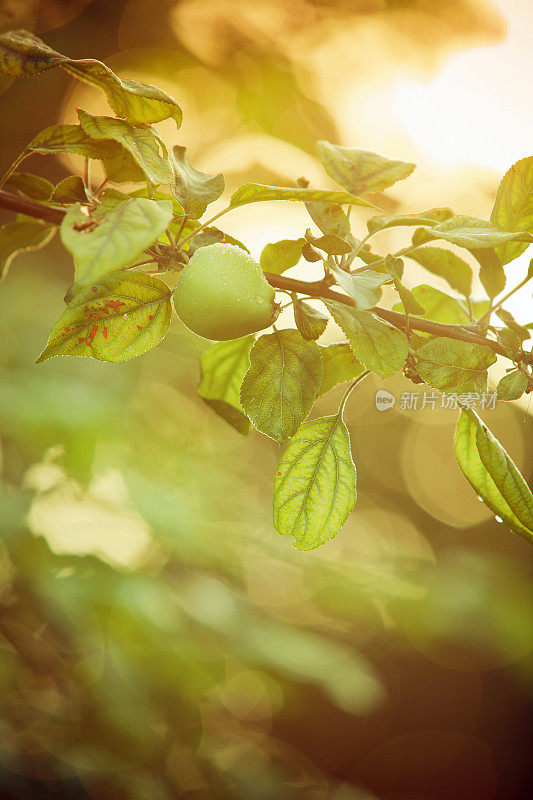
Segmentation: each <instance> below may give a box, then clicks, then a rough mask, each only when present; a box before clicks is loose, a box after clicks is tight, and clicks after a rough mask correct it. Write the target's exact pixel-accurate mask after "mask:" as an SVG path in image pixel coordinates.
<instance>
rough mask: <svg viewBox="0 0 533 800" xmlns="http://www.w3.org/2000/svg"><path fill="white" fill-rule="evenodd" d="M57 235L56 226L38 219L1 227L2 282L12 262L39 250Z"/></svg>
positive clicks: (0, 267) (18, 221) (9, 223)
mask: <svg viewBox="0 0 533 800" xmlns="http://www.w3.org/2000/svg"><path fill="white" fill-rule="evenodd" d="M54 233H55V226H54V225H49V224H47V223H45V222H40V221H39V220H36V219H27V218H24V219H21V220H16V221H15V222H8V223H6V225H2V226H1V227H0V282H1V281H3V280H4V278H5V277H6V275H7V273H8V270H9V267H10V266H11V262H12V261H13V259H14V258H15V256H16V255H18V254H19V253H23V252H25V251H26V250H39V249H40V248H41V247H44V246H45V245H46V244H48V242H49V241H50V239H51V238H52V236H53V235H54Z"/></svg>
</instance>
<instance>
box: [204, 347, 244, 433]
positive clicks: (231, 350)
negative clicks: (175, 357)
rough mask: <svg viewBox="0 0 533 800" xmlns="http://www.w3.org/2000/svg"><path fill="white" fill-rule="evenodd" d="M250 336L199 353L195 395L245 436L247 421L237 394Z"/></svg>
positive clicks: (241, 379)
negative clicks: (198, 377)
mask: <svg viewBox="0 0 533 800" xmlns="http://www.w3.org/2000/svg"><path fill="white" fill-rule="evenodd" d="M254 339H255V337H254V336H245V337H244V338H242V339H231V340H230V341H227V342H217V343H216V344H214V345H212V346H211V347H210V348H209V349H208V350H206V351H205V352H204V353H202V356H201V359H200V368H201V373H202V378H201V381H200V385H199V386H198V389H197V392H198V394H199V395H200V397H201V398H202V399H203V400H205V402H206V403H207V405H209V406H210V407H211V408H212V409H213V411H214V412H215V413H216V414H218V415H219V416H220V417H222V419H224V420H225V421H226V422H228V423H229V424H230V425H232V426H233V427H234V428H235V429H236V430H237V431H238V432H239V433H242V434H243V435H246V434H247V433H248V431H249V430H250V421H249V420H248V418H247V417H246V416H245V414H244V412H243V410H242V406H241V401H240V399H239V390H240V388H241V384H242V381H243V378H244V375H245V374H246V370H247V369H248V367H249V365H250V361H249V358H248V354H249V352H250V349H251V347H252V345H253V343H254Z"/></svg>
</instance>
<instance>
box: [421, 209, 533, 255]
mask: <svg viewBox="0 0 533 800" xmlns="http://www.w3.org/2000/svg"><path fill="white" fill-rule="evenodd" d="M431 239H444V240H445V241H447V242H451V244H456V245H458V246H459V247H466V248H467V249H476V248H481V247H495V246H496V245H499V244H505V243H506V242H515V241H518V242H532V241H533V234H531V233H527V232H525V231H519V232H512V231H502V230H500V229H499V228H497V227H496V226H495V225H491V224H490V222H487V221H486V220H484V219H478V218H477V217H464V216H453V217H450V219H447V220H445V221H444V222H440V223H439V224H438V225H434V226H433V227H432V228H429V227H428V226H424V227H422V228H419V229H418V230H416V231H415V233H414V235H413V244H416V245H418V244H423V243H424V242H428V241H430V240H431Z"/></svg>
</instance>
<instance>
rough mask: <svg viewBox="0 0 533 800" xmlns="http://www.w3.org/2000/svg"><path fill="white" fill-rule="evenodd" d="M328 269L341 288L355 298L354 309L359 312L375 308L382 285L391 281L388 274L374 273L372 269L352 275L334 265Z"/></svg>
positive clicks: (330, 265)
mask: <svg viewBox="0 0 533 800" xmlns="http://www.w3.org/2000/svg"><path fill="white" fill-rule="evenodd" d="M328 267H329V269H330V270H331V272H332V273H333V275H334V276H335V279H336V281H337V283H338V284H339V286H342V288H343V289H344V290H345V291H346V292H348V294H349V295H350V297H352V298H353V301H354V304H355V306H354V307H355V309H356V310H357V311H366V309H367V308H372V307H373V306H375V305H376V304H377V303H378V302H379V299H380V297H381V286H382V284H383V283H385V281H388V280H390V277H389V275H387V274H386V273H383V272H374V270H370V269H369V270H368V271H366V272H359V273H357V274H356V275H351V274H350V273H349V272H345V270H343V269H340V268H339V267H337V266H336V265H335V264H333V263H332V264H328Z"/></svg>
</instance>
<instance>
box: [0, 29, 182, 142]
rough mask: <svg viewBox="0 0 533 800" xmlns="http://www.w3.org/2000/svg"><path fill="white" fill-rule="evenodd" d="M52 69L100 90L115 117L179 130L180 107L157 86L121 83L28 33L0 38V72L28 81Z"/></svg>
mask: <svg viewBox="0 0 533 800" xmlns="http://www.w3.org/2000/svg"><path fill="white" fill-rule="evenodd" d="M54 67H60V68H61V69H64V70H65V71H66V72H68V73H70V74H71V75H73V76H74V77H76V78H79V79H80V80H82V81H84V82H85V83H90V84H92V85H93V86H97V87H98V88H99V89H102V91H104V92H105V94H106V96H107V100H108V102H109V105H110V106H111V108H112V109H113V111H114V112H115V114H116V115H117V117H124V118H126V119H129V120H130V122H134V123H142V122H161V121H162V120H164V119H168V118H169V117H172V119H174V120H175V122H176V125H177V126H178V127H179V126H180V124H181V118H182V113H181V109H180V107H179V106H178V104H177V103H176V101H175V100H174V99H173V98H172V97H170V95H168V94H167V93H166V92H164V91H163V90H162V89H158V88H157V87H156V86H152V85H151V84H148V83H140V82H139V81H134V80H122V79H121V78H119V77H118V76H117V75H115V73H114V72H112V71H111V70H110V69H109V67H106V65H105V64H102V62H101V61H96V60H95V59H92V58H83V59H79V60H78V59H74V58H67V57H66V56H64V55H61V53H58V52H57V51H56V50H53V49H52V48H51V47H48V45H46V44H45V43H44V42H43V41H42V39H39V38H38V37H37V36H34V35H33V34H32V33H29V32H28V31H23V30H18V31H9V32H7V33H4V34H2V35H0V71H1V72H3V73H5V74H7V75H14V76H15V77H23V78H28V77H30V76H32V75H38V74H39V73H41V72H45V71H46V70H49V69H52V68H54Z"/></svg>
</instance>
